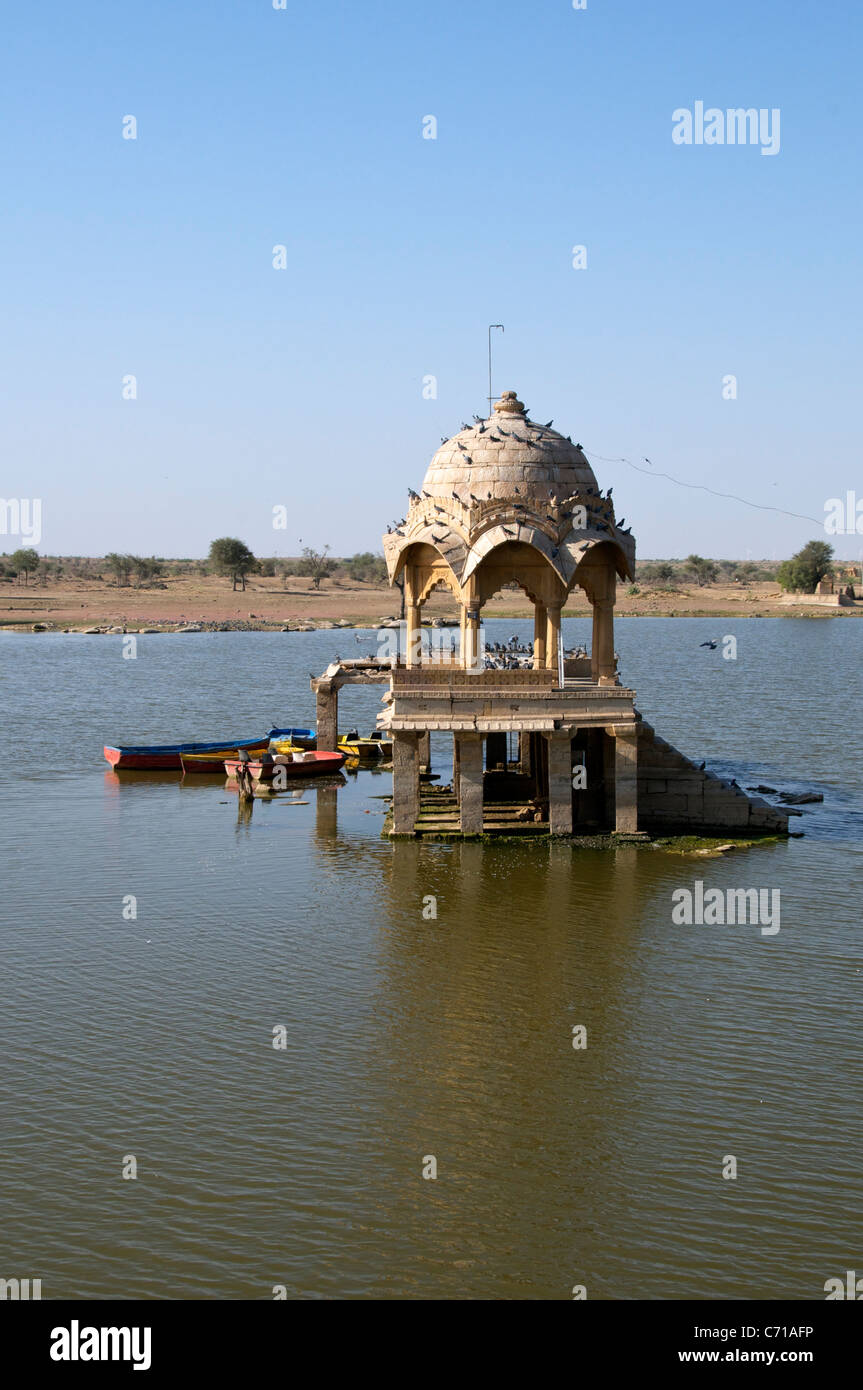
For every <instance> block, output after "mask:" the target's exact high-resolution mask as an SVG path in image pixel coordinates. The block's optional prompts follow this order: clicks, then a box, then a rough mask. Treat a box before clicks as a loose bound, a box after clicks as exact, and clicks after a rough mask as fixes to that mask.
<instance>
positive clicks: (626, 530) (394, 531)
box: [387, 415, 632, 556]
mask: <svg viewBox="0 0 863 1390" xmlns="http://www.w3.org/2000/svg"><path fill="white" fill-rule="evenodd" d="M473 419H474V426H471V425H468V424H466V423H465V422H464V421H462V422H461V429H462V430H469V429H472V428H476V429H478V431H479V433H480V434H485V433H488V434H489V438H490V439H492V440H494V441H495V442H496V443H502V440H501V439H500V438H499V436H500V435H505V436H506V437H507V438H513V439H517V440H518V441H519V442H520V443H524V444H529V445H530V446H531V447H532V448H539V447H540V445H539V443H538V442H537V441H536V440H534V439H528V438H527V437H526V436H524V435H521V434H519V433H518V432H517V430H515V429H513V430H507V429H504V428H503V426H502V425H497V426H496V428H497V430H498V434H495V432H494V429H491V430H489V428H488V425H487V423H486V421H485V420H483V419H482V417H481V416H479V415H474V417H473ZM553 424H554V420H553V419H552V420H547V421H546V422H545V424H544V425H537V424H535V423H534V422H533V421H532V420H527V421H526V425H527V426H528V427H529V428H530V429H533V430H550V429H551V427H552V425H553ZM566 439H567V442H568V443H570V444H571V443H572V439H571V438H570V436H569V435H567V436H566ZM449 442H450V438H449V436H448V435H442V436H441V444H448V443H449ZM455 444H456V447H457V448H458V450H459V451H460V453H461V454H463V455H464V461H465V462H466V463H468V464H472V463H473V459H472V458H471V456H470V454H469V452H468V450H467V448H466V446H465V445H464V444H463V443H462V442H461V440H459V439H456V440H455ZM575 447H576V449H580V448H581V444H576V446H575ZM513 492H514V493H515V495H516V496H518V497H520V496H521V491H520V489H519V488H518V487H513ZM612 492H613V488H609V489H608V492H607V493H604V494H603V492H602V490H601V489H598V488H595V487H588V488H585V489H584V495H585V496H587V497H590V498H596V500H597V501H600V502H601V501H610V499H611V494H612ZM548 496H549V501H550V502H551V505H552V506H557V505H558V498H557V494H556V493H555V492H554V490H553V489H551V488H550V489H549V493H548ZM575 496H577V494H576V495H574V496H573V497H567V498H565V499H564V504H565V503H566V502H569V501H573V500H575ZM450 497H451V498H452V500H453V501H454V502H458V504H459V505H460V506H462V507H464V506H467V505H470V506H475V507H479V506H481V505H482V499H481V498H479V497H477V496H476V494H475V493H473V492H471V493H469V494H468V497H469V499H470V502H469V504H468V503H466V502H465V499H464V498H463V497H462V496H461V495H460V494H459V493H457V492H451V493H450ZM433 500H434V497H433V494H432V493H430V492H426V490H425V489H423V491H422V492H421V493H419V492H416V491H415V490H414V489H413V488H412V487H409V488H408V501H409V503H410V505H411V506H413V505H415V504H416V503H418V502H423V501H425V502H429V501H433ZM485 500H486V501H491V500H492V494H491V491H488V492H487V493H486V498H485ZM513 505H514V506H515V507H516V509H522V510H523V508H524V504H523V503H520V502H516V503H514V504H513ZM434 509H435V511H436V512H438V513H439V514H441V515H446V513H445V510H444V508H443V507H439V506H438V505H437V503H435V504H434ZM587 510H588V515H589V517H590V524H591V526H592V527H593V529H594V530H598V531H607V532H608V534H609V535H613V534H614V532H615V531H618V532H620V533H622V534H623V535H626V536H630V535H631V534H632V528H631V527H629V526H626V525H625V524H624V523H625V521H626V518H625V517H622V518H621V520H620V521H619V522H618V523H617V524H616V526H611V525H609V523H608V522H607V521H606V520H605V518H604V516H603V515H602V514H600V515H597V514H596V511H595V509H594V508H593V507H592V506H590V505H588V509H587ZM572 515H573V513H572V512H571V511H570V512H563V513H562V516H563V518H564V519H565V520H569V519H570V518H571V517H572ZM547 520H548V521H553V520H554V518H553V517H550V516H549V517H547ZM404 525H405V518H404V517H402V519H401V521H394V522H392V523H391V525H389V526H388V527H387V534H388V535H397V536H404V534H405V533H404V531H403V530H402V527H403V526H404ZM503 529H504V531H505V532H506V534H507V535H515V534H517V528H516V529H513V528H511V527H506V526H505V527H504V528H503ZM432 538H433V539H434V540H436V541H440V540H443V539H445V537H438V536H434V535H433V537H432ZM557 553H558V552H557V551H556V550H555V551H554V555H555V556H556V555H557Z"/></svg>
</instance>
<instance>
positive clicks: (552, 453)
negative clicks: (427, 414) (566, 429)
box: [423, 391, 597, 503]
mask: <svg viewBox="0 0 863 1390" xmlns="http://www.w3.org/2000/svg"><path fill="white" fill-rule="evenodd" d="M551 423H552V422H551V421H549V423H548V424H547V425H538V424H536V423H535V422H534V421H533V420H531V419H529V417H528V415H527V411H526V408H525V406H524V405H523V404H522V402H521V401H520V400H519V399H518V397H517V396H516V393H515V392H514V391H504V393H503V395H502V396H501V398H500V400H499V401H497V402H496V403H495V407H494V410H493V412H492V414H491V415H490V416H489V418H488V419H487V420H484V421H481V422H480V421H477V423H476V424H473V425H470V426H468V427H467V428H466V429H463V430H460V431H459V433H458V434H456V435H453V437H452V438H451V439H448V440H446V441H445V443H443V444H442V445H441V447H440V448H439V449H438V451H437V453H436V454H435V455H434V457H433V459H432V461H431V463H430V464H429V467H428V471H427V473H426V476H425V481H424V483H423V491H424V492H426V493H429V494H431V495H432V496H433V497H441V498H450V499H451V498H452V494H453V493H456V494H457V495H458V497H459V498H460V500H462V501H463V502H465V503H468V502H469V499H470V496H471V494H473V496H474V497H475V498H478V499H479V500H481V501H485V500H486V499H487V498H488V497H489V496H491V497H493V498H511V497H524V498H534V499H537V500H539V499H542V500H543V501H546V500H547V499H548V498H549V496H551V495H552V494H553V495H555V496H557V497H567V496H571V495H572V494H573V493H575V492H582V493H583V492H586V491H587V490H589V489H596V488H597V482H596V477H595V475H594V472H593V469H592V468H591V466H590V464H589V463H588V461H587V458H586V456H585V455H584V453H583V452H582V449H581V446H580V445H578V444H573V442H572V440H571V439H569V438H567V437H565V436H564V435H562V434H559V433H558V432H557V430H553V429H552V428H551Z"/></svg>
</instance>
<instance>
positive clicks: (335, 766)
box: [224, 749, 345, 782]
mask: <svg viewBox="0 0 863 1390" xmlns="http://www.w3.org/2000/svg"><path fill="white" fill-rule="evenodd" d="M344 761H345V756H344V754H343V753H324V752H321V753H318V752H309V751H308V750H305V749H304V750H303V751H302V752H301V753H299V754H298V756H296V757H294V756H293V755H292V754H288V753H265V754H263V755H262V756H261V757H260V758H250V759H249V761H248V762H247V763H246V764H245V766H246V767H247V768H248V769H249V772H250V773H251V775H252V781H253V782H272V780H273V778H274V777H275V775H276V770H277V769H278V770H279V774H280V777H289V778H291V779H293V778H298V777H322V776H324V775H325V774H326V773H333V772H338V770H339V768H340V767H341V766H342V764H343V763H344ZM241 765H242V764H241V762H240V759H239V758H226V759H225V761H224V769H225V772H226V773H227V774H228V776H229V777H236V775H237V768H238V767H240V766H241Z"/></svg>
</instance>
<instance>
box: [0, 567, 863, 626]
mask: <svg viewBox="0 0 863 1390" xmlns="http://www.w3.org/2000/svg"><path fill="white" fill-rule="evenodd" d="M288 585H289V586H290V587H287V588H286V587H284V583H283V581H282V580H280V579H273V580H269V581H267V580H263V579H260V578H257V577H256V578H255V579H254V580H252V581H250V582H249V584H248V586H247V588H246V590H245V592H243V591H241V590H237V591H236V592H232V591H231V587H230V584H229V583H228V582H227V581H225V580H224V579H215V578H209V577H208V578H199V577H194V578H185V577H184V578H176V579H171V580H169V581H168V583H167V584H165V585H163V586H162V587H160V588H158V589H155V588H140V589H138V588H119V589H118V588H116V587H115V586H113V585H109V584H94V583H93V582H92V581H89V582H87V583H82V584H79V585H76V584H75V583H60V584H57V583H52V584H50V585H48V586H45V587H43V586H41V585H31V587H30V588H29V589H25V588H24V587H23V586H22V585H5V584H4V585H3V586H2V587H0V630H6V631H12V632H20V631H22V630H23V631H29V630H31V629H32V627H33V625H34V624H45V626H46V628H47V630H49V631H55V632H56V631H60V632H64V631H69V632H83V631H84V630H86V629H88V628H98V629H99V630H100V631H107V630H108V629H111V628H113V629H114V630H115V632H116V631H118V630H119V631H122V630H123V629H124V628H125V629H126V630H127V631H130V632H131V631H135V632H140V630H141V629H142V628H145V629H146V628H150V629H154V630H156V631H159V632H177V631H178V630H179V629H180V628H182V627H189V626H195V625H200V626H201V627H202V629H204V630H210V631H212V630H219V629H222V628H227V629H228V630H229V631H231V630H233V631H244V632H268V631H279V630H282V629H284V628H297V627H302V626H306V627H307V628H308V629H319V628H321V627H323V628H324V629H325V630H326V629H328V628H329V626H330V624H332V625H335V624H336V623H337V622H338V621H339V620H342V621H343V622H347V623H348V624H349V625H350V626H356V627H361V628H362V627H365V628H369V629H374V628H376V627H377V626H379V624H380V623H381V621H382V620H385V619H393V618H397V617H398V616H399V609H400V601H401V596H400V594H399V592H398V590H396V589H391V588H388V587H386V586H384V585H375V584H349V583H337V582H335V581H332V580H325V581H324V583H323V584H322V586H321V588H320V590H314V589H313V588H312V587H311V585H310V584H308V583H306V582H303V581H297V580H289V581H288ZM630 587H631V586H629V585H625V584H621V585H620V586H619V587H618V591H617V603H616V608H615V615H616V617H618V618H726V619H734V618H755V617H759V618H767V617H769V618H835V617H855V616H858V615H859V614H861V613H863V600H860V599H858V600H857V602H856V603H855V604H854V605H853V606H849V607H838V606H837V605H836V604H835V603H834V604H831V603H829V602H828V601H825V602H823V603H822V602H817V601H815V600H813V599H810V598H806V597H796V596H795V597H794V598H790V597H789V596H786V595H784V594H783V593H782V591H781V590H780V588H779V586H778V585H777V584H775V583H772V582H764V583H757V584H751V585H748V586H743V585H740V584H713V585H709V586H705V587H704V588H700V589H699V588H698V587H697V586H695V585H686V586H684V585H680V586H679V587H678V588H676V589H674V590H669V589H656V588H652V587H650V586H647V585H644V586H641V585H639V586H638V589H639V592H638V593H635V594H633V593H630V592H629V589H630ZM483 614H484V616H485V617H486V618H505V619H529V618H531V617H532V616H533V608H532V605H531V604H530V603H529V602H528V601H527V600H526V599H525V600H520V597H519V595H517V594H515V593H511V592H503V593H499V594H497V595H495V597H494V598H493V599H491V600H490V601H489V602H488V603H487V604H486V605H485V607H484V608H483ZM563 616H564V617H565V618H589V617H590V616H591V609H590V605H589V603H588V601H587V598H586V596H585V595H584V594H583V593H581V592H580V591H577V592H576V594H574V595H573V597H572V599H571V601H570V602H569V603H568V604H567V605H566V607H565V608H564V610H563ZM455 617H457V609H456V607H455V603H454V600H453V598H452V596H451V595H449V594H446V593H442V592H435V593H433V594H431V595H430V597H429V599H428V601H427V602H426V603H425V605H424V606H423V620H424V621H429V620H431V619H435V618H439V619H448V618H450V619H451V618H455Z"/></svg>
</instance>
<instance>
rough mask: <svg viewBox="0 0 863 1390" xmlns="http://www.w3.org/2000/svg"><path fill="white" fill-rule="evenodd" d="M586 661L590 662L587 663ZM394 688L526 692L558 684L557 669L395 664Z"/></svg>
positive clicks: (396, 689) (400, 689)
mask: <svg viewBox="0 0 863 1390" xmlns="http://www.w3.org/2000/svg"><path fill="white" fill-rule="evenodd" d="M588 664H589V663H588ZM392 682H393V690H394V691H395V692H400V691H407V690H428V691H434V690H439V689H442V688H446V689H460V690H464V689H468V690H475V691H482V690H485V689H491V690H497V689H498V688H499V687H501V686H505V687H506V689H507V690H512V691H522V690H524V691H529V690H538V689H540V690H541V689H551V688H552V687H553V686H554V685H556V684H557V672H556V671H546V670H539V671H534V670H531V669H525V668H523V667H522V668H519V669H518V670H512V671H465V670H463V669H462V668H461V667H458V666H450V665H449V664H448V663H446V664H443V665H437V664H435V665H432V666H407V667H405V666H398V667H394V669H393V672H392Z"/></svg>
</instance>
